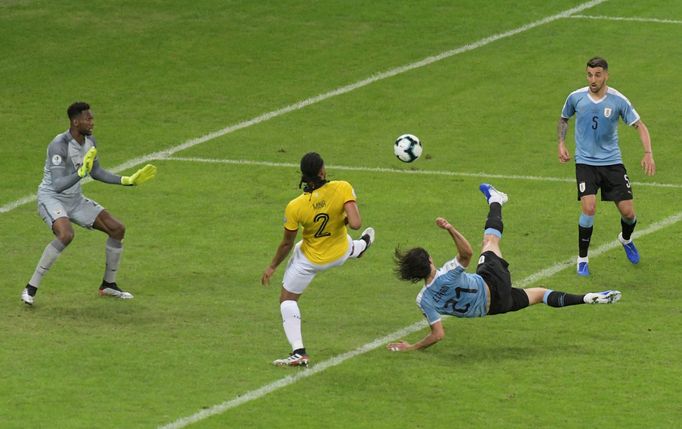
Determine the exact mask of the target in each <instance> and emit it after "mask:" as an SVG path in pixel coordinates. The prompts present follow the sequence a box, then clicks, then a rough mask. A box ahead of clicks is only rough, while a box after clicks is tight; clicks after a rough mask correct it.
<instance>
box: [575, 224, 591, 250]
mask: <svg viewBox="0 0 682 429" xmlns="http://www.w3.org/2000/svg"><path fill="white" fill-rule="evenodd" d="M592 229H593V227H589V228H585V227H584V226H580V225H578V256H580V257H581V258H586V257H587V249H589V248H590V239H591V238H592Z"/></svg>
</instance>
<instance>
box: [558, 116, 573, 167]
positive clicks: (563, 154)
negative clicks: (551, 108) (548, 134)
mask: <svg viewBox="0 0 682 429" xmlns="http://www.w3.org/2000/svg"><path fill="white" fill-rule="evenodd" d="M556 129H557V137H558V139H559V148H558V149H559V162H561V163H564V162H567V161H569V160H570V159H571V154H570V153H569V152H568V149H566V132H567V131H568V119H566V118H559V123H558V124H557V126H556Z"/></svg>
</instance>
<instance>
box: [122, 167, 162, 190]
mask: <svg viewBox="0 0 682 429" xmlns="http://www.w3.org/2000/svg"><path fill="white" fill-rule="evenodd" d="M154 177H156V167H155V166H153V165H151V164H147V165H145V166H144V167H142V168H140V169H139V170H137V171H136V172H135V173H133V175H132V176H122V177H121V185H126V186H136V185H140V184H142V183H144V182H146V181H147V180H151V179H153V178H154Z"/></svg>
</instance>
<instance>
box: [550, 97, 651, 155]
mask: <svg viewBox="0 0 682 429" xmlns="http://www.w3.org/2000/svg"><path fill="white" fill-rule="evenodd" d="M573 115H576V121H575V162H576V164H587V165H614V164H622V163H623V159H622V157H621V154H620V147H618V119H619V118H623V121H624V122H625V123H626V124H628V125H633V124H634V123H635V122H637V121H639V114H638V113H637V111H636V110H635V108H634V107H632V104H630V101H629V100H628V99H627V98H626V97H625V96H624V95H623V94H621V93H620V92H618V91H617V90H615V89H613V88H607V91H606V95H605V96H604V97H603V98H601V99H600V100H594V99H593V98H592V97H591V96H590V91H589V87H587V86H586V87H584V88H580V89H578V90H576V91H573V92H572V93H571V94H570V95H569V96H568V98H567V99H566V103H564V108H563V110H562V111H561V117H562V118H565V119H568V118H570V117H571V116H573Z"/></svg>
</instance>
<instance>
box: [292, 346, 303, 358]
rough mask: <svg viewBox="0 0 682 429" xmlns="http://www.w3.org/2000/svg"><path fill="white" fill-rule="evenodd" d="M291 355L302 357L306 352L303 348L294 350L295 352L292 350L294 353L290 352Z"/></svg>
mask: <svg viewBox="0 0 682 429" xmlns="http://www.w3.org/2000/svg"><path fill="white" fill-rule="evenodd" d="M292 354H295V355H301V356H303V355H304V354H306V352H305V347H303V348H302V349H296V350H294V351H293V352H292Z"/></svg>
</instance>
